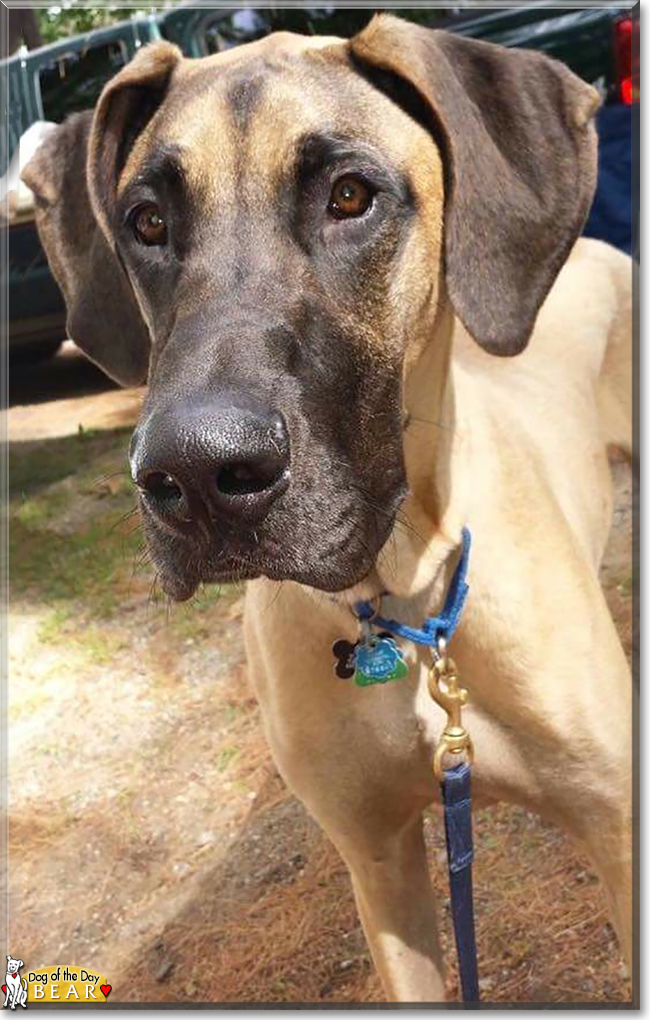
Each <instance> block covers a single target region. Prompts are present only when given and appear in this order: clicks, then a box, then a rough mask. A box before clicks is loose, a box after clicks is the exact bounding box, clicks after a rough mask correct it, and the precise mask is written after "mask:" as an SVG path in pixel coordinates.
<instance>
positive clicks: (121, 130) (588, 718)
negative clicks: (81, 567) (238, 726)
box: [23, 15, 632, 1003]
mask: <svg viewBox="0 0 650 1020" xmlns="http://www.w3.org/2000/svg"><path fill="white" fill-rule="evenodd" d="M598 105H599V99H598V96H597V94H596V92H595V91H594V90H593V89H592V88H591V87H589V86H588V85H586V84H584V83H583V82H582V81H581V80H579V79H578V78H577V77H575V76H574V75H573V74H572V73H571V72H570V71H569V70H568V69H567V68H566V67H564V66H563V65H561V64H559V63H557V62H554V61H552V60H550V59H549V58H547V57H545V56H543V55H541V54H538V53H535V52H530V51H523V50H521V51H519V50H506V49H503V48H501V47H498V46H494V45H491V44H487V43H484V42H478V41H474V40H470V39H465V38H462V37H460V36H455V35H451V34H447V33H445V32H443V31H433V30H430V29H426V28H424V27H421V26H417V25H414V24H411V23H408V22H406V21H403V20H400V19H397V18H394V17H392V16H389V15H379V16H376V17H375V18H374V19H373V20H372V21H371V22H370V24H369V25H368V27H367V28H365V29H364V30H363V31H362V32H361V33H360V34H358V35H357V36H355V37H354V38H352V39H351V40H342V39H335V38H303V37H301V36H296V35H292V34H284V33H279V34H274V35H271V36H269V37H268V38H266V39H263V40H261V41H258V42H255V43H251V44H248V45H244V46H241V47H239V48H236V49H232V50H229V51H227V52H224V53H220V54H218V55H217V56H213V57H207V58H203V59H200V60H188V59H185V58H183V56H182V55H181V53H180V51H179V50H178V49H177V48H176V47H174V46H173V45H171V44H168V43H165V42H160V43H156V44H154V45H151V46H148V47H146V48H144V49H143V50H142V51H140V52H139V53H138V55H137V56H136V57H135V59H134V60H133V61H132V62H131V63H129V64H128V65H127V66H126V67H125V68H124V69H123V70H122V71H120V72H119V74H118V75H117V76H116V77H115V78H114V79H112V80H111V81H110V82H109V83H108V85H107V86H106V87H105V89H104V91H103V93H102V95H101V97H100V99H99V102H98V104H97V106H96V108H95V111H94V113H90V114H81V115H78V116H75V117H73V118H71V119H70V120H69V121H67V122H66V123H65V124H64V125H63V126H62V127H60V128H59V129H57V131H56V132H54V133H53V134H52V135H51V136H49V137H48V138H47V139H46V141H45V142H44V143H43V145H42V147H41V148H40V149H39V150H38V152H37V153H36V155H35V157H34V159H33V160H32V162H31V163H30V165H29V166H28V167H27V168H26V170H25V171H24V174H23V177H24V180H25V181H26V183H27V184H28V186H29V187H30V188H31V189H32V190H33V192H34V194H35V200H36V203H37V222H38V227H39V231H40V234H41V238H42V241H43V244H44V247H45V249H46V251H47V253H48V256H49V259H50V263H51V266H52V269H53V271H54V274H55V276H56V278H57V280H58V281H59V283H60V285H61V287H62V290H63V292H64V295H65V298H66V302H67V307H68V327H69V333H70V336H71V337H72V338H73V339H74V340H75V341H76V342H77V344H78V345H79V346H80V347H82V348H83V349H84V350H85V351H86V353H87V354H88V355H89V356H90V357H91V358H92V359H94V360H95V361H97V362H98V363H99V364H100V365H101V366H102V367H103V368H104V369H105V370H106V371H107V372H108V373H109V374H110V375H111V376H112V377H113V378H114V379H116V380H117V381H118V382H120V383H122V384H124V385H134V384H139V383H142V382H144V381H145V379H147V378H148V392H147V396H146V400H145V403H144V406H143V411H142V416H141V419H140V422H139V424H138V426H137V428H136V430H135V432H134V435H133V440H132V444H131V452H130V462H131V469H132V473H133V477H134V480H135V484H136V486H137V490H138V499H139V505H140V512H141V518H142V524H143V528H144V532H145V535H146V539H147V543H148V546H149V549H150V552H151V555H152V557H153V560H154V563H155V565H156V569H157V571H158V576H159V579H160V583H161V585H162V587H163V589H164V591H165V592H166V593H167V594H168V595H169V596H170V597H171V598H172V599H175V600H184V599H188V598H190V597H191V596H192V594H193V593H194V591H195V590H196V588H197V586H198V585H199V584H201V583H210V582H217V581H219V582H227V581H230V580H233V579H247V580H248V582H249V583H248V588H247V597H246V612H245V641H246V649H247V656H248V663H249V670H250V676H251V679H252V681H253V684H254V686H255V689H256V692H257V696H258V698H259V702H260V705H261V709H262V716H263V721H264V727H265V731H266V735H267V738H268V741H269V744H270V747H271V749H272V752H273V756H274V758H275V761H276V763H277V766H278V768H279V770H280V772H281V773H282V775H283V777H284V779H285V780H286V782H287V784H288V785H289V786H290V788H291V789H292V790H293V791H294V792H295V793H296V794H297V796H298V797H300V798H301V800H302V801H303V802H304V804H305V805H306V806H307V808H308V809H309V811H310V812H311V813H312V815H313V816H314V817H315V818H316V819H317V820H318V822H319V823H320V824H321V825H322V827H323V829H324V830H325V832H326V833H327V834H328V835H329V837H330V838H331V839H332V840H333V842H334V843H335V845H336V846H337V848H338V850H339V851H340V853H341V855H342V857H343V858H344V860H345V862H346V864H347V866H348V868H349V870H350V874H351V878H352V884H353V888H354V893H355V896H356V901H357V904H358V909H359V914H360V917H361V921H362V924H363V927H364V930H365V933H366V936H367V940H368V943H369V946H370V950H371V953H372V956H373V959H374V962H375V965H376V967H377V969H378V971H379V974H380V976H381V979H382V982H383V985H384V988H385V992H386V996H387V998H388V999H390V1000H394V1001H398V1002H404V1003H419V1002H429V1003H436V1002H442V1001H444V998H445V993H444V975H443V968H442V962H441V952H440V945H439V941H438V936H437V933H436V914H437V907H436V903H435V901H434V896H433V893H432V890H431V885H430V879H429V873H428V869H427V861H426V855H425V847H424V841H423V833H422V813H423V811H424V810H425V809H426V808H427V807H428V806H429V805H431V804H435V803H437V802H438V801H439V796H440V794H439V786H438V783H437V781H436V779H435V778H434V775H433V773H432V768H431V762H432V758H433V754H434V749H435V747H436V744H437V741H438V738H439V736H440V733H441V731H442V729H443V726H444V723H445V715H444V713H443V712H442V711H441V709H439V708H438V707H437V705H436V704H435V703H434V702H433V701H432V700H431V698H430V697H429V694H428V691H427V675H428V670H429V666H430V652H427V651H426V650H423V649H421V648H420V649H416V648H415V647H414V646H411V645H409V644H408V642H404V643H403V652H404V655H405V656H406V657H407V659H408V662H409V676H408V677H407V678H405V679H402V680H400V681H399V682H395V683H390V684H386V685H376V686H371V687H368V688H363V689H362V688H359V687H357V686H355V684H353V683H351V682H349V681H342V680H340V679H337V678H335V677H334V675H333V668H332V666H333V660H332V653H331V649H332V645H333V643H334V642H336V640H337V639H345V640H347V641H349V642H354V641H356V639H357V637H358V623H357V621H356V619H355V616H354V614H353V612H352V611H351V607H352V606H353V605H354V604H355V603H356V601H357V600H359V599H375V598H377V597H379V596H383V598H384V601H383V603H382V607H383V615H384V616H390V617H392V618H395V619H398V620H400V621H402V622H404V623H407V624H412V625H416V626H419V625H421V623H422V621H423V619H424V618H425V616H426V615H427V614H428V613H431V612H434V613H435V612H436V611H438V610H439V609H440V607H441V605H442V602H443V600H444V597H445V592H446V591H447V589H448V586H449V583H450V579H451V577H452V574H453V571H454V569H455V566H456V563H457V561H458V552H459V548H460V540H461V532H462V529H463V528H464V527H465V526H467V527H469V529H470V530H471V534H472V537H473V552H472V558H471V563H470V575H469V580H470V596H469V599H468V601H467V605H466V609H465V612H464V615H463V618H462V622H461V625H460V628H459V631H458V634H457V636H456V637H455V639H454V641H453V647H452V652H453V656H454V660H455V662H456V664H457V667H458V670H459V675H460V676H461V678H462V680H463V683H465V684H466V686H467V688H468V689H469V692H470V702H469V707H468V708H467V710H466V713H465V715H464V718H466V721H467V725H468V728H469V730H470V732H471V736H472V739H473V744H474V748H475V765H474V770H473V788H474V792H475V796H476V800H477V802H478V803H479V804H483V803H490V802H493V801H495V800H500V799H505V800H508V801H511V802H513V803H516V804H519V805H523V806H524V807H525V808H527V809H529V810H531V811H535V812H538V813H539V814H540V815H541V816H543V817H544V818H546V819H549V820H551V821H552V822H555V823H557V824H558V825H560V826H562V827H563V828H564V829H565V830H566V831H567V832H569V833H570V834H571V835H572V836H573V838H574V839H575V840H576V841H577V842H578V843H579V844H580V845H581V846H582V847H583V848H584V849H585V850H586V851H587V852H588V854H589V855H590V857H591V860H592V861H593V864H594V866H595V868H596V869H597V870H598V872H599V874H600V876H601V878H602V881H603V883H604V887H605V889H606V892H607V895H608V898H609V903H610V908H611V917H612V922H613V924H614V925H615V927H616V930H617V932H618V936H619V939H620V942H621V946H622V948H623V951H624V953H625V955H626V959H627V961H628V964H631V944H632V916H631V912H632V908H631V875H632V868H631V865H632V841H631V794H632V781H631V775H632V724H631V699H632V686H631V681H630V673H629V669H628V665H627V662H626V659H625V655H624V653H623V650H622V647H621V644H620V642H619V639H618V636H617V634H616V630H615V628H614V624H613V622H612V619H611V617H610V614H609V612H608V609H607V605H606V602H605V599H604V596H603V593H602V591H601V588H600V586H599V583H598V566H599V562H600V559H601V556H602V554H603V550H604V547H605V542H606V539H607V536H608V531H609V527H610V520H611V513H612V485H611V478H610V473H609V466H608V460H607V447H608V445H616V446H618V447H620V448H621V449H624V450H628V451H629V450H630V448H631V394H632V383H631V300H632V299H631V278H632V273H631V261H630V259H629V258H628V257H627V256H625V255H623V254H621V253H619V252H617V251H615V250H614V249H612V248H610V247H608V246H607V245H605V244H603V243H601V242H596V241H593V240H585V239H579V235H580V232H581V230H582V226H583V224H584V221H585V218H586V215H587V212H588V210H589V206H590V203H591V200H592V196H593V192H594V187H595V180H596V135H595V130H594V126H593V117H594V114H595V111H596V109H597V107H598Z"/></svg>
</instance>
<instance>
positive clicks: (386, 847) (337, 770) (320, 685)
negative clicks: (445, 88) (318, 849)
mask: <svg viewBox="0 0 650 1020" xmlns="http://www.w3.org/2000/svg"><path fill="white" fill-rule="evenodd" d="M308 614H309V615H308ZM294 620H295V621H297V620H301V621H305V622H303V625H302V628H298V627H297V626H296V627H295V630H294V631H292V630H291V629H290V627H289V625H288V621H294ZM340 626H341V630H340V631H339V632H338V633H337V629H338V628H337V625H336V620H335V621H334V627H332V625H331V624H329V623H327V622H326V623H325V624H324V623H323V622H322V619H321V617H319V615H318V614H314V613H313V604H312V603H311V602H310V601H308V600H307V601H306V600H305V597H304V596H301V595H300V593H297V592H295V591H292V590H291V589H289V590H286V589H285V590H283V592H282V597H281V598H277V599H275V600H273V599H272V598H269V596H268V595H266V596H265V595H264V589H262V588H261V586H253V585H251V586H250V587H249V591H248V595H247V605H246V628H245V629H246V645H247V651H248V660H249V669H250V675H251V679H252V681H253V683H254V685H255V688H256V691H257V695H258V698H259V701H260V705H261V708H262V715H263V719H264V724H265V729H266V734H267V737H268V740H269V744H270V746H271V750H272V752H273V757H274V758H275V761H276V764H277V765H278V768H279V769H280V771H281V773H282V775H283V777H284V779H285V780H286V782H287V784H288V785H289V786H290V787H291V788H292V789H293V790H294V792H295V793H296V794H297V796H298V797H300V799H301V800H302V801H303V803H304V804H305V806H306V807H307V808H308V810H309V811H310V812H311V814H312V815H313V816H314V818H315V819H316V820H317V821H318V822H319V824H320V825H321V826H322V828H323V829H324V830H325V832H326V833H327V835H328V836H329V838H330V839H331V840H332V842H333V843H334V844H335V846H336V847H337V849H338V850H339V852H340V853H341V855H342V857H343V859H344V860H345V862H346V864H347V866H348V868H349V870H350V873H351V875H352V882H353V887H354V892H355V896H356V900H357V903H358V907H359V914H360V918H361V922H362V924H363V927H364V930H365V933H366V936H367V939H368V943H369V946H370V950H371V952H372V956H373V959H374V962H375V964H376V967H377V970H378V971H379V974H380V976H381V978H382V981H383V984H384V988H385V991H386V995H387V997H388V998H389V999H390V1000H396V1001H399V1002H432V1003H435V1002H442V1001H444V980H443V975H442V968H441V963H440V960H441V953H440V947H439V943H438V936H437V931H436V909H435V902H434V896H433V892H432V888H431V880H430V877H429V872H428V869H427V861H426V854H425V848H424V841H423V835H422V810H423V808H424V807H425V806H426V805H427V804H428V803H430V801H431V800H432V799H433V797H434V796H435V788H434V783H433V778H432V775H431V767H430V759H429V758H428V757H427V754H426V752H425V751H424V750H423V748H422V746H421V733H420V730H419V728H418V722H417V718H416V716H415V713H414V699H415V696H416V687H417V684H416V681H415V679H413V680H408V681H406V680H402V681H400V682H399V683H396V684H394V685H393V684H389V685H386V686H385V687H381V688H380V687H373V688H368V689H360V688H358V687H356V686H355V685H354V683H353V682H352V681H344V680H340V679H338V678H337V677H335V676H334V673H333V666H332V663H333V659H332V656H331V653H330V649H331V647H332V642H333V640H334V639H335V638H336V637H337V636H340V635H341V634H345V633H346V631H345V627H346V626H349V614H344V615H342V617H341V620H340Z"/></svg>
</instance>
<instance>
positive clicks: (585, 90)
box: [349, 15, 599, 355]
mask: <svg viewBox="0 0 650 1020" xmlns="http://www.w3.org/2000/svg"><path fill="white" fill-rule="evenodd" d="M349 45H350V50H351V54H352V59H353V61H354V63H355V66H356V67H357V69H358V70H360V71H361V72H362V73H364V74H366V75H367V77H368V78H369V79H370V80H371V81H373V82H374V83H375V84H376V85H378V86H379V87H380V88H382V89H384V90H385V91H387V92H389V94H391V96H392V98H394V99H395V100H396V101H397V102H398V103H400V105H406V106H407V108H408V109H409V112H412V111H413V109H414V108H415V115H416V116H417V117H418V118H423V119H424V120H425V121H426V122H427V125H428V126H429V127H430V128H431V130H432V131H433V132H434V134H435V136H436V138H437V140H438V141H439V143H440V145H441V148H442V156H443V161H444V165H445V180H446V196H445V206H446V208H445V247H444V258H445V270H446V279H447V287H448V290H449V295H450V297H451V300H452V302H453V304H454V307H455V309H456V313H457V315H458V317H459V318H460V320H461V321H462V323H463V324H464V326H465V327H466V328H467V330H468V331H469V332H470V333H471V334H472V336H473V337H474V338H475V339H476V340H477V341H478V343H480V344H481V346H482V347H484V348H485V349H486V350H488V351H490V352H491V353H493V354H502V355H511V354H517V353H519V351H521V350H523V348H524V347H525V346H526V343H527V342H528V339H529V337H530V334H531V332H532V330H533V326H534V323H535V318H536V316H537V312H538V311H539V308H540V305H541V304H542V302H543V300H544V298H545V297H546V295H547V293H548V291H549V290H550V288H551V286H552V284H553V281H554V279H555V277H556V275H557V273H558V272H559V270H560V268H561V266H562V264H563V262H564V260H565V259H566V257H567V255H568V254H569V251H570V249H571V246H572V245H573V243H574V241H575V240H576V238H577V237H578V235H579V234H580V231H581V230H582V227H583V225H584V221H585V219H586V216H587V213H588V211H589V207H590V204H591V201H592V198H593V192H594V188H595V182H596V133H595V129H594V126H593V123H592V118H593V116H594V113H595V112H596V110H597V108H598V106H599V98H598V94H597V93H596V91H595V90H594V89H592V88H591V87H590V86H589V85H586V84H585V83H584V82H582V81H581V80H580V79H579V78H577V77H576V76H575V75H574V74H572V72H571V71H569V70H568V68H566V67H565V66H564V65H563V64H560V63H558V62H556V61H554V60H551V59H549V58H548V57H545V56H543V55H542V54H539V53H535V52H533V51H530V50H515V49H513V50H509V49H504V48H503V47H501V46H495V45H493V44H491V43H484V42H478V41H476V40H472V39H467V38H464V37H462V36H458V35H452V34H450V33H448V32H443V31H435V30H431V29H427V28H423V27H421V26H419V25H414V24H412V23H409V22H406V21H403V20H400V19H398V18H393V17H390V16H387V15H379V16H377V17H375V18H374V19H373V20H372V21H371V22H370V24H369V25H368V27H367V28H366V29H364V31H363V32H361V33H360V34H359V35H357V36H356V37H355V38H353V39H352V40H351V41H350V43H349ZM405 83H406V87H405Z"/></svg>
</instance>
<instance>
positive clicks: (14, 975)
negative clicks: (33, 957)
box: [2, 954, 27, 1009]
mask: <svg viewBox="0 0 650 1020" xmlns="http://www.w3.org/2000/svg"><path fill="white" fill-rule="evenodd" d="M24 966H25V965H24V963H23V961H22V960H14V958H13V956H9V954H7V974H6V977H5V983H4V984H3V986H2V991H3V992H4V993H5V1001H4V1003H3V1008H4V1007H5V1006H9V1009H15V1008H16V1006H22V1007H23V1009H27V982H26V981H25V978H21V976H20V974H19V973H18V971H19V970H20V968H21V967H24Z"/></svg>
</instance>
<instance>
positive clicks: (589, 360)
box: [454, 238, 632, 387]
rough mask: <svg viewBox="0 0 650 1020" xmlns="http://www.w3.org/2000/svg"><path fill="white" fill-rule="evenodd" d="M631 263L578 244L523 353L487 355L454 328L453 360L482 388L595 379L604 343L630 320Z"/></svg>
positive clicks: (604, 248) (594, 244)
mask: <svg viewBox="0 0 650 1020" xmlns="http://www.w3.org/2000/svg"><path fill="white" fill-rule="evenodd" d="M631 300H632V260H631V258H630V257H629V256H628V255H625V254H624V253H623V252H621V251H618V250H617V249H616V248H613V247H612V246H611V245H608V244H606V243H604V242H603V241H596V240H594V239H592V238H581V239H580V240H579V241H577V243H576V244H575V246H574V248H573V249H572V251H571V254H570V255H569V258H568V259H567V261H566V262H565V264H564V266H563V267H562V269H561V270H560V272H559V274H558V277H557V279H556V281H555V284H554V285H553V287H552V289H551V292H550V293H549V295H548V297H547V299H546V301H545V302H544V304H543V305H542V308H541V309H540V312H539V315H538V316H537V321H536V323H535V328H534V330H533V334H532V336H531V338H530V341H529V344H528V346H527V348H526V349H525V350H524V351H523V352H522V353H521V354H519V355H517V356H515V357H513V358H494V357H492V356H490V355H486V354H485V353H484V352H483V351H481V350H480V349H479V348H478V347H477V345H476V344H474V343H473V341H472V340H471V338H470V337H469V335H468V333H467V331H466V330H465V329H464V328H463V327H462V325H461V324H460V323H457V326H456V330H455V333H454V357H455V359H456V361H457V363H458V364H459V366H462V367H465V368H467V369H469V370H470V371H471V372H472V374H473V375H474V376H475V377H476V374H477V373H480V375H481V377H482V379H483V380H484V381H485V383H486V384H489V383H495V384H497V385H502V384H507V383H509V382H510V381H512V382H515V381H517V380H521V378H522V376H524V375H525V376H531V375H532V376H536V377H537V378H539V379H540V381H542V380H544V382H545V383H548V382H549V381H553V380H556V381H557V384H558V386H560V387H562V384H563V383H571V381H572V380H577V381H579V380H583V381H586V380H590V379H591V380H593V381H595V380H596V378H597V377H598V375H599V373H600V370H601V366H602V363H603V359H604V356H605V351H606V348H607V343H608V339H609V337H610V335H611V333H612V331H613V330H614V329H615V328H616V325H617V323H618V322H619V320H620V319H621V318H625V319H628V320H629V315H630V308H631Z"/></svg>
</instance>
